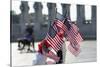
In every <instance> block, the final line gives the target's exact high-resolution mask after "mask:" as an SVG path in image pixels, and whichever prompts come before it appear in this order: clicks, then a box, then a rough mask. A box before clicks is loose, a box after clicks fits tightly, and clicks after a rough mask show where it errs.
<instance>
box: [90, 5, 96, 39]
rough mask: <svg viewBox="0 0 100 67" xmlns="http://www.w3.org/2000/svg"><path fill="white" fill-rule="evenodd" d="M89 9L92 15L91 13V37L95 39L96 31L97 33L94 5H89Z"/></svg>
mask: <svg viewBox="0 0 100 67" xmlns="http://www.w3.org/2000/svg"><path fill="white" fill-rule="evenodd" d="M91 8H92V9H91V11H92V15H91V24H92V30H93V32H92V33H93V37H94V38H95V39H96V36H97V35H96V33H97V31H96V30H97V7H96V6H95V5H92V6H91Z"/></svg>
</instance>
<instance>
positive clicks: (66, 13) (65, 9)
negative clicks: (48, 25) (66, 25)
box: [61, 4, 70, 17]
mask: <svg viewBox="0 0 100 67" xmlns="http://www.w3.org/2000/svg"><path fill="white" fill-rule="evenodd" d="M61 5H62V14H63V16H64V17H67V16H69V17H70V4H61Z"/></svg>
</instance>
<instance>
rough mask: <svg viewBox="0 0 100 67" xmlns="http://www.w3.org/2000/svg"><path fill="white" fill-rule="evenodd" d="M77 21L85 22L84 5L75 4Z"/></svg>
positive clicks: (79, 22)
mask: <svg viewBox="0 0 100 67" xmlns="http://www.w3.org/2000/svg"><path fill="white" fill-rule="evenodd" d="M77 23H78V24H82V23H85V6H84V5H77Z"/></svg>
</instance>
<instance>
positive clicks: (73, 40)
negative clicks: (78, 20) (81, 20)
mask: <svg viewBox="0 0 100 67" xmlns="http://www.w3.org/2000/svg"><path fill="white" fill-rule="evenodd" d="M67 22H71V21H69V20H68V21H67ZM56 26H57V27H58V28H59V29H62V30H63V31H64V32H65V38H66V39H68V41H70V44H69V45H68V49H69V51H70V52H71V53H72V54H73V55H75V56H77V55H78V54H79V53H80V49H79V48H80V45H79V44H80V42H81V41H82V40H83V39H82V37H81V35H80V33H79V29H78V27H77V26H76V25H75V24H72V23H71V24H70V30H68V25H67V23H66V22H63V21H60V20H58V21H57V23H56Z"/></svg>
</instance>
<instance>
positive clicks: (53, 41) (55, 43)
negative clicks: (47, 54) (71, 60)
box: [46, 24, 64, 52]
mask: <svg viewBox="0 0 100 67" xmlns="http://www.w3.org/2000/svg"><path fill="white" fill-rule="evenodd" d="M46 40H47V42H48V43H49V44H50V45H51V47H52V48H53V49H54V50H55V51H56V52H57V51H58V50H60V49H61V47H62V44H63V43H64V41H63V38H61V37H60V36H59V35H58V31H57V29H56V30H55V26H54V25H53V24H52V25H50V27H49V32H48V33H47V36H46Z"/></svg>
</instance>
